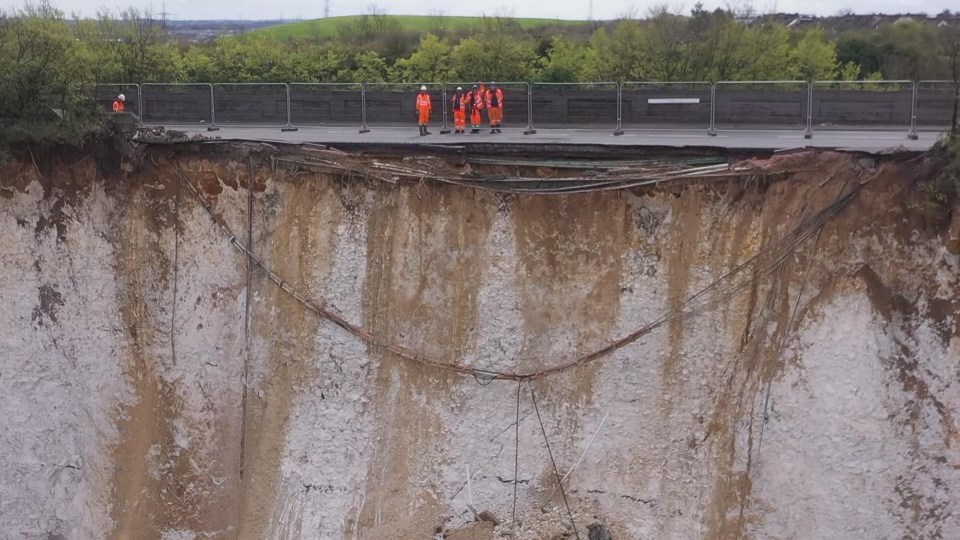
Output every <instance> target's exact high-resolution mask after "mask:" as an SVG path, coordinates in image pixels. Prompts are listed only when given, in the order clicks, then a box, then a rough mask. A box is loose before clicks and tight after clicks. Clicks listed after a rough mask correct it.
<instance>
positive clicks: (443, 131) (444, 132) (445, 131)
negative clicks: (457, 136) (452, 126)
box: [440, 129, 450, 135]
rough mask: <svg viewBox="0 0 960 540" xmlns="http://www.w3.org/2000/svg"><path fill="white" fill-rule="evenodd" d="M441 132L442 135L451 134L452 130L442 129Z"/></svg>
mask: <svg viewBox="0 0 960 540" xmlns="http://www.w3.org/2000/svg"><path fill="white" fill-rule="evenodd" d="M440 134H441V135H449V134H450V130H449V129H441V130H440Z"/></svg>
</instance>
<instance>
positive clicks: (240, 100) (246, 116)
mask: <svg viewBox="0 0 960 540" xmlns="http://www.w3.org/2000/svg"><path fill="white" fill-rule="evenodd" d="M213 98H214V106H215V107H216V113H217V114H216V118H217V123H218V124H224V125H230V124H233V125H284V124H286V123H287V88H286V85H285V84H281V83H262V84H261V83H250V84H247V83H222V84H214V85H213Z"/></svg>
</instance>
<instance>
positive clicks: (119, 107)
mask: <svg viewBox="0 0 960 540" xmlns="http://www.w3.org/2000/svg"><path fill="white" fill-rule="evenodd" d="M125 110H127V107H126V105H124V103H123V102H122V101H120V100H119V99H118V100H116V101H114V102H113V112H124V111H125Z"/></svg>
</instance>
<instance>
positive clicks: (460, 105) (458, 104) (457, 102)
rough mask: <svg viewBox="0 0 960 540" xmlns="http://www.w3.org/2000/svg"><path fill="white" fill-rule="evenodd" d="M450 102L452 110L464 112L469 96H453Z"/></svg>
mask: <svg viewBox="0 0 960 540" xmlns="http://www.w3.org/2000/svg"><path fill="white" fill-rule="evenodd" d="M450 101H452V102H453V110H455V111H465V110H467V103H469V102H470V94H454V95H453V99H451V100H450Z"/></svg>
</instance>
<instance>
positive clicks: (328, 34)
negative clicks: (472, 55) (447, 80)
mask: <svg viewBox="0 0 960 540" xmlns="http://www.w3.org/2000/svg"><path fill="white" fill-rule="evenodd" d="M489 20H490V18H489V17H454V16H446V15H386V14H377V13H374V14H365V15H351V16H345V17H329V18H326V19H313V20H308V21H296V22H291V23H286V24H278V25H276V26H268V27H265V28H259V29H257V30H254V31H253V32H251V33H252V34H260V35H265V36H270V37H273V38H276V39H278V40H281V41H288V40H295V39H307V40H309V39H336V38H339V37H347V36H348V35H350V34H353V35H356V34H363V33H365V32H369V33H377V32H380V31H382V27H386V28H388V29H390V30H394V31H400V32H412V33H420V34H427V33H430V34H435V35H442V34H445V33H454V34H456V33H473V32H478V31H480V30H482V29H483V28H484V26H485V25H487V24H488V23H489ZM512 20H513V22H514V23H516V25H517V26H518V27H519V28H522V29H525V30H531V29H542V30H545V31H549V30H554V29H562V28H564V27H571V26H588V25H590V24H592V23H589V22H587V21H569V20H560V19H521V18H518V19H512Z"/></svg>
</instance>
